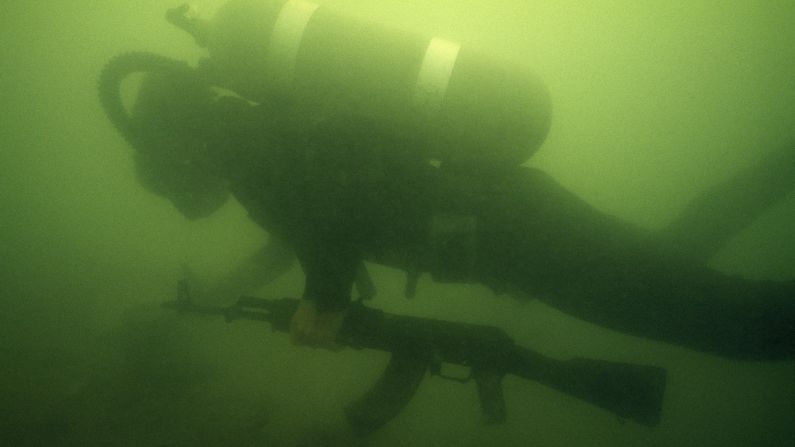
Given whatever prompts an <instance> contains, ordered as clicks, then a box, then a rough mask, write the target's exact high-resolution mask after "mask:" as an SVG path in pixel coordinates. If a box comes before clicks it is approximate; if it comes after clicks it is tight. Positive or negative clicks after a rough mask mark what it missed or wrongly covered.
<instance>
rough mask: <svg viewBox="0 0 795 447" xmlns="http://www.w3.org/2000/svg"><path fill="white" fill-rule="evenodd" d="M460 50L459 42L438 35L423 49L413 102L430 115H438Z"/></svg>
mask: <svg viewBox="0 0 795 447" xmlns="http://www.w3.org/2000/svg"><path fill="white" fill-rule="evenodd" d="M460 50H461V45H460V44H458V43H456V42H453V41H450V40H446V39H442V38H439V37H434V38H433V39H431V43H430V44H428V49H427V50H425V57H424V58H423V60H422V66H421V67H420V73H419V75H418V76H417V85H416V88H415V91H414V104H415V105H416V106H417V107H418V108H419V109H420V110H421V111H423V113H426V114H427V115H428V116H430V117H435V116H436V115H438V113H439V110H440V109H441V108H442V100H444V95H445V93H446V92H447V85H448V84H449V83H450V76H451V75H452V74H453V67H455V61H456V59H458V52H459V51H460Z"/></svg>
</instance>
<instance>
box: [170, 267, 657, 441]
mask: <svg viewBox="0 0 795 447" xmlns="http://www.w3.org/2000/svg"><path fill="white" fill-rule="evenodd" d="M164 306H165V307H168V308H171V309H176V310H178V311H183V312H190V313H197V314H207V315H221V316H224V317H225V318H226V320H227V321H235V320H240V319H247V320H256V321H265V322H268V323H270V324H271V326H272V328H273V329H274V330H277V331H282V332H288V331H289V328H290V319H291V318H292V315H293V313H294V312H295V309H296V308H297V306H298V300H297V299H292V298H282V299H273V300H269V299H263V298H254V297H247V296H244V297H241V298H240V299H239V300H238V301H237V303H235V304H234V305H231V306H228V307H218V306H204V305H199V304H195V303H193V302H192V300H191V297H190V293H189V290H188V283H187V282H186V281H181V282H180V283H179V288H178V294H177V299H176V301H170V302H167V303H165V304H164ZM337 342H339V343H340V344H342V345H346V346H350V347H352V348H357V349H362V348H368V349H376V350H381V351H388V352H390V353H391V359H390V361H389V364H388V366H387V368H386V370H385V371H384V374H383V375H382V376H381V378H380V379H379V380H378V381H377V382H376V384H375V385H374V386H373V388H371V389H370V390H369V391H368V392H367V393H365V395H364V396H362V397H361V398H360V399H358V400H356V401H354V402H353V403H351V404H350V405H348V406H347V408H346V415H347V417H348V421H349V422H350V423H351V425H352V427H353V428H354V429H356V430H359V431H361V432H369V431H373V430H375V429H377V428H378V427H380V426H382V425H383V424H385V423H386V422H388V421H389V420H390V419H392V418H393V417H395V416H396V415H397V414H398V413H399V412H400V411H401V410H402V408H403V407H404V406H405V405H406V404H407V403H408V402H409V400H411V398H412V397H413V395H414V393H415V391H416V390H417V387H418V386H419V384H420V382H421V381H422V379H423V377H424V376H425V373H426V371H430V373H431V374H434V375H438V376H440V377H443V378H446V379H452V380H457V381H461V382H468V381H469V380H471V379H474V380H475V383H476V384H477V389H478V394H479V397H480V403H481V408H482V410H483V412H484V414H485V416H486V420H487V422H490V423H499V422H502V421H504V420H505V418H506V410H505V401H504V398H503V394H502V378H503V377H504V376H505V375H506V374H513V375H516V376H519V377H523V378H525V379H530V380H535V381H537V382H539V383H541V384H543V385H546V386H548V387H551V388H553V389H555V390H557V391H560V392H563V393H565V394H568V395H570V396H573V397H576V398H578V399H581V400H583V401H586V402H589V403H591V404H593V405H596V406H597V407H599V408H602V409H604V410H607V411H609V412H612V413H614V414H616V415H618V416H620V417H622V418H627V419H631V420H634V421H636V422H639V423H641V424H644V425H656V424H657V423H658V422H659V420H660V412H661V407H662V400H663V394H664V391H665V382H666V371H665V369H663V368H659V367H655V366H647V365H636V364H630V363H620V362H612V361H605V360H593V359H585V358H574V359H570V360H557V359H552V358H549V357H546V356H544V355H542V354H540V353H538V352H535V351H532V350H530V349H527V348H523V347H521V346H517V345H515V344H514V342H513V340H511V338H510V337H508V335H506V334H505V332H503V331H502V330H500V329H498V328H495V327H491V326H483V325H475V324H466V323H458V322H451V321H442V320H435V319H430V318H420V317H409V316H402V315H393V314H389V313H386V312H383V311H380V310H377V309H372V308H369V307H366V306H364V305H363V304H361V302H360V301H359V302H355V303H352V304H351V306H350V307H349V309H348V312H347V315H346V317H345V321H344V322H343V325H342V328H341V329H340V332H339V335H338V338H337ZM443 363H452V364H458V365H462V366H465V367H468V368H470V374H469V376H468V377H462V378H455V377H449V376H446V375H444V374H442V372H441V365H442V364H443Z"/></svg>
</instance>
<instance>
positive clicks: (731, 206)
mask: <svg viewBox="0 0 795 447" xmlns="http://www.w3.org/2000/svg"><path fill="white" fill-rule="evenodd" d="M793 190H795V147H786V148H785V149H784V150H779V151H774V152H772V153H770V154H769V155H768V156H767V157H766V158H764V159H763V160H761V161H760V162H759V163H757V164H756V165H755V166H753V167H751V168H749V169H746V170H744V171H741V172H740V173H738V174H737V175H735V176H734V177H732V178H731V179H729V180H727V181H726V182H723V183H720V184H718V185H715V186H714V187H712V188H710V189H708V190H707V191H705V192H704V193H702V194H701V195H699V196H698V197H696V199H695V200H693V201H692V202H690V203H689V204H688V205H687V207H686V208H685V209H684V210H683V211H682V213H681V214H680V215H679V216H678V217H677V218H676V219H675V220H674V221H673V222H671V224H670V225H668V226H667V227H666V228H665V229H664V230H662V231H661V232H660V233H659V234H658V235H657V237H658V240H659V241H660V243H661V246H662V248H663V249H664V250H668V251H671V252H675V253H678V254H680V255H681V256H684V257H687V258H689V259H692V260H693V261H701V262H706V261H708V260H709V259H710V258H712V257H713V256H714V255H715V254H717V252H718V251H719V250H720V249H721V248H722V247H723V246H724V245H726V243H728V242H729V241H730V240H731V239H732V237H734V236H735V235H736V234H738V233H740V232H741V231H742V230H744V229H745V228H746V227H747V226H749V225H750V224H751V223H753V222H754V221H755V220H756V219H757V218H759V216H760V215H761V214H762V213H764V212H765V211H766V210H767V209H769V208H771V207H772V206H774V205H776V204H777V203H779V202H780V201H781V200H782V199H784V198H786V197H787V196H788V195H789V194H790V193H792V191H793Z"/></svg>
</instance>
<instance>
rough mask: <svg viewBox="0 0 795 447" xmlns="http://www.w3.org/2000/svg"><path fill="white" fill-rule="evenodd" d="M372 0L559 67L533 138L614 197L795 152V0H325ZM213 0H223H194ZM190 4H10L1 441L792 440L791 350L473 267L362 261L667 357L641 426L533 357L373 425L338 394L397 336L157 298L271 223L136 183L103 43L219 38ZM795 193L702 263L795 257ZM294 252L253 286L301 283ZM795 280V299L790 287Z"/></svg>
mask: <svg viewBox="0 0 795 447" xmlns="http://www.w3.org/2000/svg"><path fill="white" fill-rule="evenodd" d="M318 3H321V4H323V5H324V6H326V5H327V6H330V7H334V8H337V9H338V10H339V11H342V12H345V13H346V14H350V15H351V16H353V17H357V18H360V19H362V20H368V21H372V22H375V23H383V24H385V25H388V26H392V27H396V28H403V29H406V30H409V31H412V32H416V33H420V34H423V35H428V36H443V37H445V38H449V39H452V40H456V41H460V42H462V43H463V44H464V45H466V46H469V47H472V48H476V49H477V50H478V51H480V52H482V53H486V54H491V55H494V56H496V57H498V58H503V59H510V60H515V61H518V62H520V63H522V64H525V65H527V66H528V67H530V68H531V69H532V70H533V71H535V72H536V73H537V74H538V75H539V76H540V77H541V78H542V79H543V81H544V82H545V83H546V85H547V86H548V88H549V91H550V94H551V98H552V107H553V118H552V126H551V130H550V133H549V135H548V137H547V139H546V141H545V142H544V144H543V146H541V148H540V149H539V151H538V152H537V153H536V154H535V155H534V156H533V157H532V158H531V159H530V160H529V161H528V162H527V165H528V166H533V167H537V168H539V169H541V170H543V171H545V172H547V173H549V174H550V175H551V176H552V177H554V178H555V179H556V180H557V181H558V182H560V183H561V184H562V185H564V186H565V187H566V188H568V189H570V190H571V191H573V192H574V193H576V194H577V195H578V196H580V197H582V198H583V199H584V200H586V201H587V202H589V203H590V204H592V205H593V206H595V207H596V208H598V209H599V210H602V211H604V212H606V213H608V214H611V215H614V216H617V217H620V218H621V219H624V220H626V221H629V222H631V223H633V224H636V225H638V226H641V227H644V228H647V229H650V230H659V229H662V228H664V227H665V226H666V225H667V224H668V223H670V222H671V221H672V220H673V219H674V218H675V217H676V216H677V214H678V213H679V212H681V211H682V210H683V209H684V208H685V206H686V205H687V204H688V201H689V200H691V199H693V198H695V197H697V196H698V195H699V194H700V193H701V192H703V191H705V190H707V189H708V188H710V187H711V186H713V185H715V184H718V183H720V182H722V181H726V180H727V179H730V178H732V176H733V175H735V174H737V173H738V172H742V171H743V170H744V169H747V168H749V167H751V166H754V164H755V163H757V162H759V161H761V160H763V159H765V157H766V156H768V155H770V154H771V153H774V152H776V151H779V150H787V148H788V149H789V150H791V151H795V27H793V26H792V24H793V23H795V2H793V1H792V0H767V1H760V0H744V1H741V0H724V1H717V0H690V1H685V0H669V1H653V0H600V1H594V0H555V1H552V0H538V1H535V0H458V1H451V0H439V1H434V2H428V1H420V0H390V1H378V2H372V1H370V2H365V1H361V0H356V1H354V0H344V1H342V0H340V1H334V0H325V1H318ZM195 4H196V5H197V6H198V7H199V9H200V10H203V11H207V12H210V13H211V12H212V11H214V10H215V9H216V8H218V7H219V6H221V5H222V4H224V2H223V1H221V0H218V1H210V0H206V1H197V2H195ZM178 5H179V2H163V1H160V0H157V1H155V0H137V1H104V2H97V1H87V0H72V1H68V2H30V1H21V0H7V1H5V2H4V5H3V6H2V7H1V8H0V11H1V12H0V25H2V26H0V100H2V103H1V104H0V172H1V174H0V206H1V208H0V210H2V214H0V365H1V366H0V444H2V445H9V446H28V445H30V446H38V445H53V446H59V445H65V446H72V445H74V446H77V445H81V446H82V445H87V446H93V445H96V446H106V445H119V446H253V445H263V446H291V445H304V446H314V445H318V446H336V445H354V444H355V445H369V446H374V447H391V446H432V445H458V446H461V447H463V446H482V445H493V446H525V445H537V446H550V447H552V446H611V447H613V446H627V447H629V446H638V445H645V446H649V447H651V446H660V447H663V446H679V445H683V446H684V445H693V446H729V447H731V446H737V447H740V446H751V445H753V446H755V447H762V446H771V447H773V446H788V445H793V444H795V365H793V362H792V361H791V360H790V361H774V362H752V361H738V360H728V359H724V358H720V357H717V356H711V355H708V354H703V353H699V352H695V351H691V350H688V349H685V348H680V347H675V346H672V345H668V344H664V343H660V342H653V341H648V340H644V339H641V338H637V337H631V336H627V335H622V334H620V333H618V332H614V331H609V330H606V329H602V328H599V327H597V326H595V325H592V324H588V323H585V322H582V321H580V320H577V319H574V318H572V317H570V316H567V315H565V314H563V313H561V312H559V311H556V310H553V309H551V308H550V307H547V306H545V305H544V304H542V303H540V302H538V301H521V302H520V301H518V300H513V299H510V298H508V297H506V296H496V295H495V294H494V293H493V292H492V291H490V290H489V289H487V288H485V287H482V286H464V285H455V284H437V283H434V282H432V281H431V280H430V279H427V278H423V279H422V280H421V281H420V284H419V289H418V292H417V296H416V297H415V298H414V299H413V300H406V299H404V298H403V287H404V275H403V272H398V271H393V270H391V269H389V268H386V267H381V266H375V265H373V266H371V268H372V275H373V278H374V279H375V282H376V286H377V288H378V296H377V297H376V298H375V299H374V301H373V302H372V305H373V306H374V307H379V308H383V309H385V310H388V311H390V312H394V313H399V314H410V315H419V316H427V317H433V318H440V319H445V320H453V321H463V322H469V323H478V324H485V325H490V326H496V327H499V328H501V329H503V330H505V331H506V333H507V334H508V335H509V336H511V337H512V338H513V339H514V340H515V341H516V342H517V344H520V345H522V346H527V347H531V348H532V349H535V350H537V351H540V352H542V353H544V354H547V355H550V356H552V357H556V358H570V357H574V356H583V357H592V358H601V359H608V360H616V361H623V362H633V363H641V364H651V365H657V366H661V367H664V368H666V369H667V371H668V388H667V391H666V395H665V401H664V406H663V414H662V420H661V422H660V424H659V425H657V426H654V427H647V426H643V425H639V424H636V423H634V422H631V421H625V420H622V419H619V418H618V417H616V416H614V415H612V414H610V413H607V412H604V411H602V410H600V409H598V408H596V407H593V406H590V405H588V404H586V403H582V402H580V401H578V400H575V399H574V398H571V397H568V396H566V395H563V394H560V393H557V392H555V391H552V390H551V389H549V388H546V387H544V386H542V385H539V384H537V383H534V382H532V381H527V380H522V379H519V378H516V377H508V378H506V380H505V381H504V392H505V400H506V403H507V407H508V420H507V422H506V423H504V424H500V425H486V424H484V423H483V415H482V414H481V412H480V407H479V402H478V398H477V392H476V389H475V386H474V385H473V384H472V383H469V384H459V383H455V382H449V381H444V380H441V379H440V378H438V377H426V378H425V380H424V381H423V383H422V384H421V385H420V388H419V390H418V393H417V395H416V396H415V397H414V399H412V401H411V402H410V403H409V404H408V405H407V407H406V408H405V410H404V411H403V412H402V413H401V414H400V415H399V416H398V417H396V418H395V419H394V420H393V421H391V422H389V423H388V424H387V425H385V426H384V427H383V428H381V429H380V430H379V431H378V432H376V433H375V434H373V435H371V436H370V437H368V438H366V439H351V438H349V437H348V435H347V434H344V433H343V432H344V429H343V428H342V427H343V426H344V424H345V423H344V418H343V412H342V408H343V407H344V406H345V405H346V404H347V403H348V402H350V401H352V400H353V399H355V398H357V397H359V396H360V395H361V394H362V393H363V392H364V391H365V390H366V389H367V387H369V386H370V384H372V383H373V382H375V381H376V380H377V378H378V377H379V374H380V373H381V371H382V370H383V368H384V366H385V365H386V362H387V359H388V356H387V355H386V354H384V353H380V352H374V351H367V350H361V351H357V350H353V349H346V350H343V351H340V352H332V351H325V350H316V349H309V348H306V347H300V346H293V345H291V344H290V341H289V336H287V335H286V334H283V333H279V332H273V331H271V330H270V329H269V328H268V327H267V325H264V324H259V323H254V322H240V323H235V324H226V323H225V322H224V321H223V319H222V318H217V319H216V318H211V317H201V318H194V317H191V316H186V315H179V314H176V313H173V312H171V311H169V310H166V309H162V308H161V307H160V303H162V302H164V301H168V300H172V299H173V298H174V297H175V293H176V282H177V280H178V279H179V278H180V275H181V271H182V267H181V266H183V265H186V264H187V265H188V266H189V267H190V269H191V270H192V271H193V273H194V274H195V275H196V276H197V277H199V278H201V279H202V280H204V281H207V282H210V281H213V280H215V279H218V278H221V277H223V275H224V274H226V273H228V272H229V271H231V270H232V268H233V267H234V266H235V265H236V263H238V262H240V261H241V260H242V259H245V258H246V257H247V256H250V255H251V254H252V253H254V252H255V251H256V250H257V249H258V248H260V247H261V245H262V244H263V242H265V241H267V240H268V234H267V233H265V232H264V231H263V230H262V229H260V228H259V227H258V226H257V225H256V224H255V223H254V222H252V221H251V220H250V219H249V217H248V215H247V213H246V211H245V210H244V209H243V207H242V206H241V205H240V204H239V203H237V202H235V201H230V202H229V203H227V204H226V205H225V206H224V207H223V208H222V209H220V210H219V211H218V212H217V213H215V214H214V215H213V216H211V217H209V218H206V219H199V220H193V221H192V220H188V219H186V218H185V217H183V216H182V215H181V214H179V212H178V211H177V210H176V209H175V208H174V207H173V206H172V205H171V203H170V202H169V201H168V200H166V199H164V198H160V197H158V196H155V195H153V194H151V193H150V192H148V191H147V190H146V189H144V188H143V187H142V186H141V185H140V184H139V183H138V181H137V179H136V175H135V170H134V165H133V158H132V149H131V148H130V147H129V146H128V145H127V144H126V143H125V141H124V139H123V138H122V137H121V136H120V135H119V134H118V133H117V132H116V130H115V129H114V127H113V126H112V124H111V123H110V122H109V120H108V119H107V117H106V116H105V113H104V112H103V110H102V107H101V104H100V102H99V99H98V95H97V80H98V76H99V73H100V70H101V69H102V67H103V66H104V65H105V64H106V63H107V62H108V61H109V60H110V59H111V58H112V57H114V56H116V55H118V54H120V53H123V52H127V51H151V52H154V53H158V54H162V55H164V56H168V57H173V58H176V59H180V60H185V61H187V62H189V63H191V64H196V63H197V61H198V60H199V59H200V58H201V57H203V56H204V55H205V54H204V52H203V50H201V49H200V48H198V47H197V46H196V45H195V43H194V41H193V39H192V38H190V37H189V36H188V35H187V34H185V33H184V32H182V31H180V30H178V29H176V28H175V27H173V26H172V25H170V24H169V23H167V22H166V20H165V18H164V16H165V12H166V10H167V9H169V8H172V7H175V6H178ZM793 228H795V195H794V194H793V193H792V192H791V191H790V193H789V195H788V196H786V197H785V198H784V199H782V200H781V201H780V202H779V203H778V204H776V205H775V206H773V207H771V208H770V209H768V210H767V211H766V212H765V213H764V214H763V215H761V216H760V218H759V219H757V220H756V221H755V222H754V223H753V224H752V225H751V226H749V227H748V228H746V229H745V230H744V231H742V232H741V233H740V234H738V235H737V236H736V237H734V238H733V239H732V240H731V241H730V242H729V243H728V244H727V245H726V246H725V247H724V248H723V250H721V251H720V253H718V254H717V256H715V257H714V258H713V259H712V261H711V263H710V265H711V266H712V267H713V268H715V269H718V270H720V271H722V272H725V273H729V274H732V275H740V276H743V277H747V278H752V279H763V280H777V281H791V280H793V278H795V232H794V231H793ZM302 288H303V274H302V272H301V271H300V269H298V268H297V267H295V268H293V269H292V270H291V271H289V272H288V273H287V274H286V275H285V276H284V277H281V278H279V279H278V280H277V281H275V282H274V283H272V284H270V285H269V286H267V287H265V288H263V289H262V290H259V291H258V292H257V294H258V295H260V296H268V297H281V296H293V297H297V296H299V295H300V294H301V292H302ZM793 299H795V297H793Z"/></svg>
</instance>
